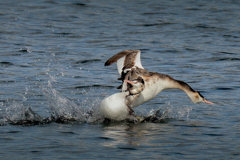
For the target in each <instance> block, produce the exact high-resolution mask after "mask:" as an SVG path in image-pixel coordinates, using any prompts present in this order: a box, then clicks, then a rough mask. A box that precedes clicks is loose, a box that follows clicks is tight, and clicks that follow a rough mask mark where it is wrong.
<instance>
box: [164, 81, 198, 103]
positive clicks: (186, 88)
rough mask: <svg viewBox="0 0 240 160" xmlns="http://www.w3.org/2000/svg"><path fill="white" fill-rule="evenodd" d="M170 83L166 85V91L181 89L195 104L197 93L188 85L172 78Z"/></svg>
mask: <svg viewBox="0 0 240 160" xmlns="http://www.w3.org/2000/svg"><path fill="white" fill-rule="evenodd" d="M168 82H169V83H167V84H168V85H166V87H165V89H180V90H182V91H184V92H185V93H186V94H187V96H188V97H189V98H190V99H191V101H192V102H194V96H195V92H196V91H194V90H193V89H192V88H191V87H190V86H189V85H188V84H187V83H185V82H183V81H179V80H175V79H173V78H171V77H169V79H168Z"/></svg>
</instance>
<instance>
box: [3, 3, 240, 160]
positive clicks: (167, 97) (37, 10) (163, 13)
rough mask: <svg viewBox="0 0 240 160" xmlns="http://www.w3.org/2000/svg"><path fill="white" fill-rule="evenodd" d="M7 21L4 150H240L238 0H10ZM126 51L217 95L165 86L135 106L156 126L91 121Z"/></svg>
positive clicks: (44, 154) (100, 154)
mask: <svg viewBox="0 0 240 160" xmlns="http://www.w3.org/2000/svg"><path fill="white" fill-rule="evenodd" d="M0 20H1V23H0V33H1V35H0V37H1V38H0V46H1V51H0V75H1V76H0V77H1V78H0V86H1V90H0V107H1V108H0V109H1V110H0V124H1V126H0V137H1V138H0V143H1V146H0V158H1V159H80V158H81V159H106V158H112V159H122V158H123V157H125V158H127V159H239V158H240V152H239V150H240V141H239V139H240V136H239V135H240V118H239V115H240V109H239V94H240V87H239V86H240V80H239V79H240V76H239V71H240V54H239V52H240V45H239V44H240V43H239V42H240V30H239V28H240V25H239V24H240V3H239V2H238V1H234V0H232V1H228V0H220V1H205V0H203V1H194V0H186V1H177V0H172V1H168V0H163V1H161V2H159V1H155V0H154V1H148V2H147V1H141V0H140V1H128V0H126V1H121V2H120V1H119V2H118V1H114V2H113V1H103V2H99V1H91V0H83V1H81V2H80V1H73V0H72V1H55V0H49V1H48V0H42V1H29V0H25V1H14V0H8V1H1V2H0ZM125 49H140V50H141V51H142V64H143V66H144V68H145V69H147V70H149V71H156V72H160V73H164V74H168V75H171V76H172V77H174V78H175V79H180V80H183V81H185V82H187V83H189V84H190V85H191V86H192V87H193V88H194V89H196V90H199V91H200V92H201V93H202V94H203V95H204V96H205V97H206V99H208V100H209V101H212V102H214V103H215V104H214V105H208V104H192V103H191V102H190V100H189V99H188V98H187V96H186V95H185V94H184V93H182V92H181V91H178V90H168V91H164V92H162V93H160V94H159V95H158V97H157V98H155V99H153V100H151V101H150V102H147V103H145V104H143V105H141V106H139V107H137V108H136V109H134V110H135V113H136V115H138V116H145V117H148V116H151V115H154V113H156V112H157V113H159V115H160V117H161V118H160V119H158V120H157V121H155V122H156V123H153V122H146V123H140V124H134V123H129V122H118V123H101V122H99V121H98V122H97V123H93V122H95V121H96V120H98V119H99V118H100V119H101V117H100V116H99V113H98V106H99V104H100V102H101V100H102V99H103V98H104V97H106V96H109V95H111V94H114V93H116V92H118V90H117V89H116V87H117V86H119V83H120V82H119V81H117V78H118V77H119V75H118V73H117V69H116V65H112V66H110V67H104V66H103V64H104V63H105V61H106V60H107V59H108V58H109V57H111V56H112V55H114V54H116V53H118V52H120V51H122V50H125ZM51 114H52V117H51ZM54 116H55V117H56V116H63V117H68V118H69V119H71V120H74V121H63V122H62V121H61V123H60V122H59V121H58V122H52V120H54ZM157 118H159V117H158V116H157ZM47 120H48V121H47ZM18 122H21V123H24V122H26V124H27V122H32V124H31V125H19V124H18ZM35 122H43V123H41V124H35ZM47 122H49V123H47ZM50 122H51V123H50ZM13 124H17V125H13Z"/></svg>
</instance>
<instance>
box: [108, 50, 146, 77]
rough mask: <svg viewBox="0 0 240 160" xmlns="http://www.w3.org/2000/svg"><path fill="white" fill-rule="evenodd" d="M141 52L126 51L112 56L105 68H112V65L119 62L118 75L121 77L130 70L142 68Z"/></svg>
mask: <svg viewBox="0 0 240 160" xmlns="http://www.w3.org/2000/svg"><path fill="white" fill-rule="evenodd" d="M140 54H141V51H140V50H125V51H122V52H119V53H117V54H115V55H114V56H112V57H111V58H110V59H109V60H107V62H106V63H105V66H110V65H111V64H113V63H115V62H117V68H118V73H119V74H120V75H121V74H122V72H123V73H126V72H127V71H128V70H131V68H133V67H138V68H142V69H143V66H142V64H141V58H140Z"/></svg>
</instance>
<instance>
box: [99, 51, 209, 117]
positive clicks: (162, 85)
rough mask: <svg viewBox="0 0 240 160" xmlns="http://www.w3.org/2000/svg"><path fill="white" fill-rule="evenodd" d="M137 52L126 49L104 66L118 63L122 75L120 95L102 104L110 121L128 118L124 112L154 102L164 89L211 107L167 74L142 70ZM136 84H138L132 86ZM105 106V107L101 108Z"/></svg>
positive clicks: (181, 82) (103, 111)
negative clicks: (185, 95) (175, 91)
mask: <svg viewBox="0 0 240 160" xmlns="http://www.w3.org/2000/svg"><path fill="white" fill-rule="evenodd" d="M140 53H141V52H140V51H139V50H125V51H122V52H120V53H118V54H115V55H114V56H112V57H111V58H110V59H109V60H108V61H107V62H106V63H105V66H108V65H111V64H112V63H115V62H117V67H118V72H119V74H120V76H121V77H120V78H119V80H122V85H121V86H120V87H118V88H120V89H121V91H122V92H121V93H116V94H114V95H112V96H110V97H108V98H106V99H104V100H103V102H102V103H101V107H102V108H104V109H102V113H103V115H105V117H107V118H110V119H111V117H112V118H115V119H122V118H124V117H127V116H126V114H127V110H128V111H131V108H134V107H136V106H139V105H141V104H143V103H145V102H147V101H149V100H151V99H153V98H154V97H156V96H157V95H158V94H159V93H160V92H161V91H163V90H165V89H180V90H182V91H184V92H185V93H186V94H187V96H188V97H189V98H190V99H191V101H192V102H193V103H201V102H205V103H208V104H213V103H212V102H209V101H207V100H206V99H205V98H204V97H203V96H202V95H201V94H200V93H199V92H197V91H195V90H193V89H192V88H191V87H190V86H189V85H188V84H187V83H185V82H183V81H180V80H175V79H174V78H172V77H171V76H169V75H165V74H161V73H157V72H148V71H147V70H145V69H144V68H143V67H142V64H141V60H140ZM135 81H136V82H137V83H134V82H135ZM114 99H115V100H116V101H115V100H114ZM116 102H118V104H116ZM104 105H106V106H107V107H103V106H104ZM131 112H133V111H131ZM131 112H129V113H131ZM121 114H122V115H121ZM116 115H118V116H116ZM123 115H124V116H123ZM116 117H121V118H116Z"/></svg>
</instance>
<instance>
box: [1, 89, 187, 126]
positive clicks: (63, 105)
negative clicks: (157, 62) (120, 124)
mask: <svg viewBox="0 0 240 160" xmlns="http://www.w3.org/2000/svg"><path fill="white" fill-rule="evenodd" d="M42 92H43V94H44V95H45V96H46V98H47V101H48V106H49V108H50V110H51V114H50V116H49V117H47V118H43V117H42V116H40V115H39V114H37V113H36V112H35V111H33V109H32V108H31V107H24V105H23V104H22V103H19V102H13V103H12V104H11V105H9V106H8V107H6V108H5V109H1V115H0V118H1V119H0V125H6V124H13V125H41V124H48V123H52V122H56V123H106V122H107V123H109V122H112V121H110V120H106V119H104V117H102V116H101V114H100V112H99V106H100V102H101V99H99V98H96V99H95V101H92V100H89V101H88V102H87V103H86V102H84V103H82V104H80V105H78V104H76V103H74V102H73V101H71V100H70V99H68V98H67V97H65V96H63V95H61V94H60V93H59V92H58V91H56V90H55V89H52V87H51V86H48V88H44V89H42ZM89 106H91V107H90V108H89ZM190 111H191V108H189V107H187V108H175V107H172V106H171V105H170V104H167V105H165V106H162V107H160V108H158V109H152V110H150V111H145V110H141V111H137V112H135V115H136V117H138V119H139V121H138V122H136V121H135V120H134V121H133V120H130V119H128V120H125V121H124V122H127V123H144V122H152V123H162V122H166V121H167V120H169V119H176V118H182V117H186V116H187V117H188V116H189V112H190Z"/></svg>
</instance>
